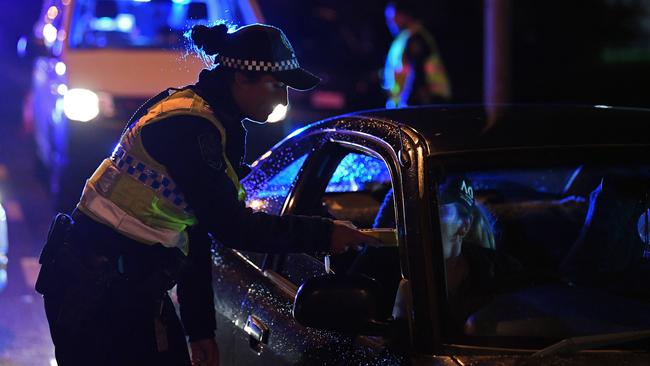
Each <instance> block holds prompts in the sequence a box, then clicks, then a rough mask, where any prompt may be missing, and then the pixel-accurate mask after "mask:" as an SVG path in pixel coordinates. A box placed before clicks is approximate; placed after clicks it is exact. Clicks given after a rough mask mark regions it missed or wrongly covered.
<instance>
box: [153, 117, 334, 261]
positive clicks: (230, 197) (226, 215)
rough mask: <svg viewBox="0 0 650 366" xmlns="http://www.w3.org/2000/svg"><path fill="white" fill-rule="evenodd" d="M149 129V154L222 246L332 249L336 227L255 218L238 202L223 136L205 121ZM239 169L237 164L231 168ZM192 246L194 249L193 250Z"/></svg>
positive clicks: (302, 219) (310, 220) (314, 220)
mask: <svg viewBox="0 0 650 366" xmlns="http://www.w3.org/2000/svg"><path fill="white" fill-rule="evenodd" d="M177 118H182V119H183V120H182V121H179V120H176V121H174V120H171V119H170V120H166V121H161V122H158V123H155V124H152V125H150V126H146V127H145V128H144V130H143V132H142V137H143V143H144V146H145V148H146V149H147V151H148V152H149V153H150V154H151V155H152V156H153V157H154V158H155V159H156V160H158V161H159V162H160V163H162V164H163V165H165V166H166V167H167V169H168V171H169V173H170V175H171V177H172V179H174V181H175V182H176V184H177V185H178V186H179V187H180V188H181V190H182V192H183V195H184V196H185V199H186V200H187V202H188V204H189V206H190V207H191V208H192V210H193V211H194V213H195V215H196V217H197V218H198V221H199V223H200V224H201V225H202V226H203V227H205V228H206V229H207V230H209V231H210V232H211V233H212V234H213V236H214V237H215V239H217V241H219V242H220V243H222V244H224V245H226V246H228V247H231V248H235V249H241V250H248V251H254V252H267V253H287V252H314V251H325V250H328V249H329V248H330V236H331V230H332V222H331V220H328V219H323V218H319V217H306V216H295V215H290V216H282V217H280V216H275V215H268V214H265V213H261V212H257V213H254V212H253V211H252V210H251V209H249V208H247V207H245V204H244V203H243V202H240V201H239V200H238V199H237V190H236V188H235V186H234V184H233V182H232V181H231V180H230V178H229V177H228V175H227V174H226V172H225V169H226V164H225V160H224V157H223V154H222V146H221V136H220V134H219V132H218V130H217V129H216V128H215V127H214V126H212V125H211V124H210V123H209V122H208V121H207V120H204V119H202V118H199V117H189V116H188V117H177ZM233 163H235V162H233ZM190 245H191V244H190Z"/></svg>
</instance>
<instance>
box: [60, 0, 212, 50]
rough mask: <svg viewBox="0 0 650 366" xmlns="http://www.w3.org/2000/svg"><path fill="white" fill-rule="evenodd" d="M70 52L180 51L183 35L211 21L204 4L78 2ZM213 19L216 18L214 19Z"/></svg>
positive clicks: (184, 0)
mask: <svg viewBox="0 0 650 366" xmlns="http://www.w3.org/2000/svg"><path fill="white" fill-rule="evenodd" d="M74 4H75V6H74V11H73V13H72V22H71V30H70V47H71V48H160V49H181V47H183V42H184V41H183V36H182V35H183V32H184V31H186V30H187V29H189V27H191V26H192V25H193V24H196V23H207V22H209V21H210V17H209V14H210V12H209V11H210V10H212V9H210V7H209V3H208V2H205V1H196V0H194V1H190V0H175V1H172V0H165V1H159V0H154V1H142V0H141V1H138V0H78V1H76V2H75V3H74ZM213 17H214V15H213Z"/></svg>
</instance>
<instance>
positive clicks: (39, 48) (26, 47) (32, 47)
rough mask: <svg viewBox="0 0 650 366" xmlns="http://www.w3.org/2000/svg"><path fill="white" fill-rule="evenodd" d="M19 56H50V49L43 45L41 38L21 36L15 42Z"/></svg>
mask: <svg viewBox="0 0 650 366" xmlns="http://www.w3.org/2000/svg"><path fill="white" fill-rule="evenodd" d="M16 52H17V53H18V56H19V57H52V56H53V55H52V50H51V49H50V48H49V47H47V46H46V45H45V42H44V41H43V39H38V38H35V37H27V36H22V37H20V38H19V39H18V43H17V44H16Z"/></svg>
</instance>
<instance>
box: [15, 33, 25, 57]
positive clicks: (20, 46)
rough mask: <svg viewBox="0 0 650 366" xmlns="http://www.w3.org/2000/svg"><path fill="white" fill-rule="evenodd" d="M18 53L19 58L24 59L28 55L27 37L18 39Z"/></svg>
mask: <svg viewBox="0 0 650 366" xmlns="http://www.w3.org/2000/svg"><path fill="white" fill-rule="evenodd" d="M16 52H18V56H20V57H24V56H25V55H26V53H27V37H25V36H22V37H20V39H18V44H16Z"/></svg>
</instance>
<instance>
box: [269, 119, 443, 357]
mask: <svg viewBox="0 0 650 366" xmlns="http://www.w3.org/2000/svg"><path fill="white" fill-rule="evenodd" d="M359 126H361V127H363V128H361V129H360V128H359ZM396 132H397V133H396ZM317 133H325V135H324V137H325V140H326V142H325V143H324V144H325V146H326V145H327V143H339V144H343V145H346V146H347V147H348V148H354V149H356V150H359V151H364V152H370V153H371V154H372V155H374V156H378V157H379V158H381V159H382V160H384V162H385V163H386V165H387V166H388V167H389V170H390V173H391V181H392V182H393V186H394V187H393V188H394V189H395V197H396V226H397V227H398V230H397V231H398V240H399V242H400V251H399V252H400V263H401V266H402V275H403V277H404V278H405V279H407V280H408V281H409V282H410V288H411V291H412V294H413V296H412V299H413V301H412V304H411V308H412V310H413V311H412V312H411V313H412V314H413V315H412V317H410V318H409V319H408V320H409V322H408V323H409V329H410V332H409V334H408V336H409V338H410V339H409V343H410V347H411V349H412V351H414V352H416V353H418V354H422V355H433V354H434V353H435V350H436V349H439V347H440V344H441V343H440V329H439V327H436V326H434V324H441V323H440V318H441V316H440V311H441V308H440V306H439V303H438V299H440V298H444V297H443V296H442V295H443V293H441V292H440V291H444V288H442V287H440V286H439V283H438V282H439V281H437V280H439V279H441V278H444V269H443V268H441V267H439V266H437V265H436V266H434V263H432V258H434V257H435V256H434V249H433V248H432V246H431V245H424V243H432V242H433V238H432V235H433V234H432V232H431V229H430V227H429V223H430V219H431V215H430V213H429V212H428V210H423V209H422V207H421V206H422V205H407V204H406V202H407V201H409V202H410V201H413V200H421V201H424V202H430V200H429V195H430V193H429V190H428V189H426V187H427V184H429V182H428V181H427V179H428V178H427V177H426V175H425V169H424V157H425V156H426V155H428V153H429V147H428V145H427V141H426V139H424V138H423V137H422V136H421V135H420V134H419V133H418V132H417V131H414V130H413V129H411V128H409V127H407V126H404V125H400V124H398V123H395V122H392V121H382V120H373V121H371V123H368V120H367V119H365V118H347V119H346V118H344V119H341V120H339V121H337V122H335V123H333V124H331V125H330V126H324V127H323V128H322V129H321V131H320V132H317ZM377 136H382V138H379V137H377ZM369 145H370V146H375V149H372V148H370V147H369ZM322 150H323V147H321V150H319V151H316V152H314V153H313V154H312V155H310V157H308V159H307V161H305V164H304V165H303V169H302V171H301V172H300V174H299V175H298V177H297V179H296V182H295V183H294V186H293V188H292V190H291V191H290V192H289V195H288V197H287V200H286V203H285V206H284V207H283V210H282V212H283V214H291V213H293V212H295V209H296V207H295V205H296V204H297V202H298V201H299V198H300V196H301V195H306V194H310V193H312V192H313V191H314V189H316V187H317V185H315V184H311V183H312V182H311V181H310V178H309V177H310V174H311V172H312V170H313V169H318V168H319V167H320V164H319V159H320V160H321V162H322V160H323V159H325V158H326V157H324V155H326V151H325V152H324V151H322ZM321 183H322V182H321ZM396 183H399V184H396ZM322 184H326V182H325V183H322ZM322 184H321V185H322ZM322 188H324V187H322ZM424 206H425V207H428V205H424ZM409 221H412V222H414V223H415V224H413V225H410V226H407V225H406V222H409ZM423 259H424V260H423ZM270 263H272V264H273V265H277V264H278V263H281V261H278V260H277V259H276V260H273V261H270ZM267 269H268V270H272V271H273V272H275V274H276V275H277V276H280V277H282V276H281V275H279V274H278V273H277V272H276V271H275V270H273V267H267ZM441 276H442V277H441Z"/></svg>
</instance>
